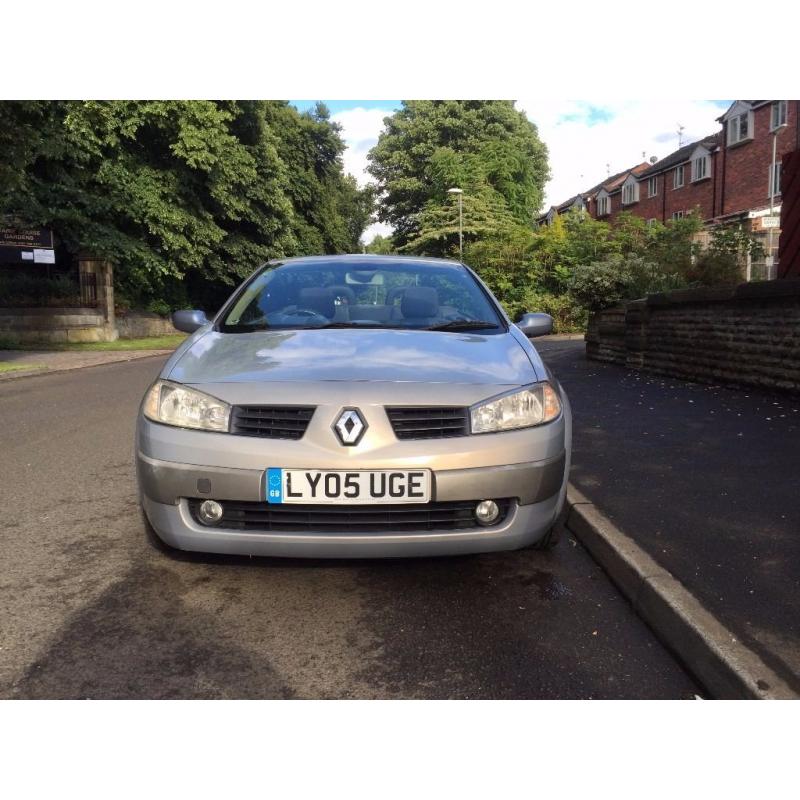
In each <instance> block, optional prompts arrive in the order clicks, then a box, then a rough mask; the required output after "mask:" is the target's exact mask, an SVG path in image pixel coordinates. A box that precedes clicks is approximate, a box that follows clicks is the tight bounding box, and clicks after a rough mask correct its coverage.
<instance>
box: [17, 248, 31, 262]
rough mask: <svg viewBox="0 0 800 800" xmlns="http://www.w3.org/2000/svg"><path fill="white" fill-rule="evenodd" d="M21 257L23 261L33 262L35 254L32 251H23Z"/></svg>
mask: <svg viewBox="0 0 800 800" xmlns="http://www.w3.org/2000/svg"><path fill="white" fill-rule="evenodd" d="M20 255H21V256H22V260H23V261H33V252H32V251H30V250H23V251H22V252H21V253H20Z"/></svg>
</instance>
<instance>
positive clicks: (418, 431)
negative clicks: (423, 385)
mask: <svg viewBox="0 0 800 800" xmlns="http://www.w3.org/2000/svg"><path fill="white" fill-rule="evenodd" d="M386 413H387V414H388V416H389V421H390V422H391V423H392V428H394V433H395V436H397V438H398V439H444V438H447V437H450V436H466V435H467V434H468V433H469V409H468V408H463V407H461V406H403V407H391V408H387V409H386Z"/></svg>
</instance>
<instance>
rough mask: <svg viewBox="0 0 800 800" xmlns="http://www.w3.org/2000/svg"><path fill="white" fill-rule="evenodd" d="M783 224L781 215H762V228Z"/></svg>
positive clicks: (776, 226)
mask: <svg viewBox="0 0 800 800" xmlns="http://www.w3.org/2000/svg"><path fill="white" fill-rule="evenodd" d="M780 225H781V218H780V217H762V218H761V227H762V228H779V227H780Z"/></svg>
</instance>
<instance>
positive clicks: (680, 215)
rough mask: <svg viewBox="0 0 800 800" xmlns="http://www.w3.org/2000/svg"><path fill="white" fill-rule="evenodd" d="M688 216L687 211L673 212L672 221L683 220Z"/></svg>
mask: <svg viewBox="0 0 800 800" xmlns="http://www.w3.org/2000/svg"><path fill="white" fill-rule="evenodd" d="M685 216H686V212H685V211H673V212H672V219H683V218H684V217H685Z"/></svg>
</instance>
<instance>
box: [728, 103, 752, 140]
mask: <svg viewBox="0 0 800 800" xmlns="http://www.w3.org/2000/svg"><path fill="white" fill-rule="evenodd" d="M752 136H753V133H752V130H751V125H750V112H749V111H746V112H745V113H744V114H739V115H738V116H736V117H732V118H731V119H729V120H728V144H738V143H739V142H743V141H745V140H746V139H751V138H752Z"/></svg>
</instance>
